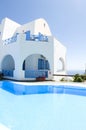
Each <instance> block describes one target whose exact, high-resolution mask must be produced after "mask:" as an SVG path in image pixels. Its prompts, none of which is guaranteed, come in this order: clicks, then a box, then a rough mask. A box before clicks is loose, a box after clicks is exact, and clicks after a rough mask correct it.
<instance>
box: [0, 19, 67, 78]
mask: <svg viewBox="0 0 86 130" xmlns="http://www.w3.org/2000/svg"><path fill="white" fill-rule="evenodd" d="M0 71H1V72H2V73H3V74H4V77H6V78H9V79H16V80H34V79H37V78H38V77H43V78H45V79H47V80H50V79H54V77H55V76H53V75H54V74H66V48H65V47H64V46H63V45H62V44H61V43H60V42H59V41H58V40H56V38H55V37H54V36H53V35H52V33H51V31H50V28H49V26H48V24H47V22H46V21H45V20H44V19H37V20H35V21H32V22H30V23H27V24H25V25H20V24H18V23H16V22H14V21H12V20H10V19H8V18H5V19H3V20H2V21H1V24H0Z"/></svg>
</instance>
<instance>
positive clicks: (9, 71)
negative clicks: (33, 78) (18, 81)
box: [2, 70, 13, 77]
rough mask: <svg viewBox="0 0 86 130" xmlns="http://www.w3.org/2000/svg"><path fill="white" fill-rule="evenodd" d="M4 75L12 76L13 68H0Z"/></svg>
mask: <svg viewBox="0 0 86 130" xmlns="http://www.w3.org/2000/svg"><path fill="white" fill-rule="evenodd" d="M2 73H3V75H4V76H9V77H13V70H2Z"/></svg>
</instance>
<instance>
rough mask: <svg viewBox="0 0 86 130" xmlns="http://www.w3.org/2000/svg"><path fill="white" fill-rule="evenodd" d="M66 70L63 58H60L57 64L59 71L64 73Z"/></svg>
mask: <svg viewBox="0 0 86 130" xmlns="http://www.w3.org/2000/svg"><path fill="white" fill-rule="evenodd" d="M63 70H64V60H63V58H61V57H60V58H59V60H58V62H57V71H63Z"/></svg>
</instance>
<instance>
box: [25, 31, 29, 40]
mask: <svg viewBox="0 0 86 130" xmlns="http://www.w3.org/2000/svg"><path fill="white" fill-rule="evenodd" d="M25 34H26V40H30V31H27V32H25Z"/></svg>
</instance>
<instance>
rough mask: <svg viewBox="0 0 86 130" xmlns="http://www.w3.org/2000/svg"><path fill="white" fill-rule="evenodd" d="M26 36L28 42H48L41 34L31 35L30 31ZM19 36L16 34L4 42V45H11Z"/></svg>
mask: <svg viewBox="0 0 86 130" xmlns="http://www.w3.org/2000/svg"><path fill="white" fill-rule="evenodd" d="M25 34H26V41H42V42H48V37H47V36H45V35H43V34H41V33H39V34H38V35H31V34H30V31H27V32H25ZM17 35H18V33H16V34H15V35H14V36H13V37H11V38H8V39H6V40H4V41H3V43H4V44H10V43H14V42H16V41H17Z"/></svg>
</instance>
